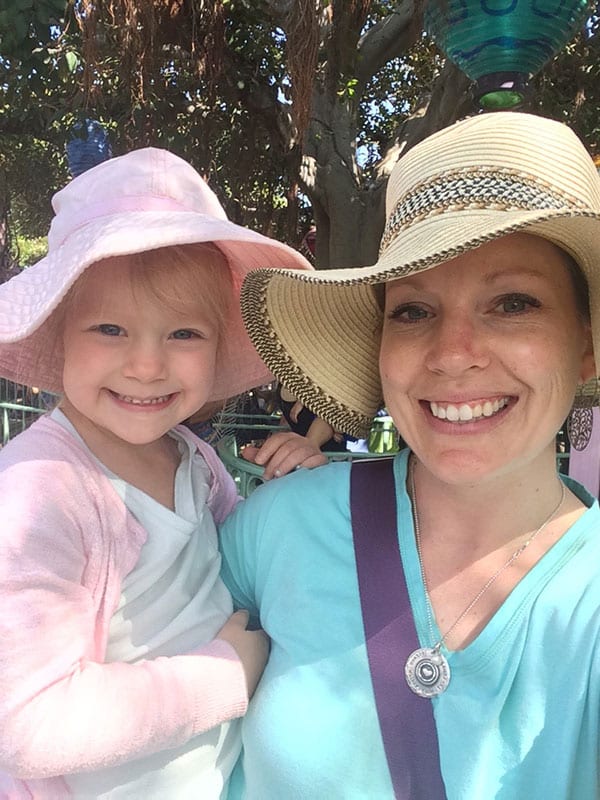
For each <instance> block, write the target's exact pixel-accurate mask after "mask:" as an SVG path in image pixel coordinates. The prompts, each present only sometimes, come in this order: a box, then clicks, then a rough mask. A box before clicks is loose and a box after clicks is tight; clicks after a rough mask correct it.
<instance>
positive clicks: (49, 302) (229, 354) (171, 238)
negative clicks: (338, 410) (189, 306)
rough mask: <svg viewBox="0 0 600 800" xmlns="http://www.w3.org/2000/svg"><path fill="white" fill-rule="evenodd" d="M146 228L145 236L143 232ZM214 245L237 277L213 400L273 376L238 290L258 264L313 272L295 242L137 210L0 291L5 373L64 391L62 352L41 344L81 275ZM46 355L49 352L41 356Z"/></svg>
mask: <svg viewBox="0 0 600 800" xmlns="http://www.w3.org/2000/svg"><path fill="white" fill-rule="evenodd" d="M141 233H142V234H143V235H141ZM202 242H213V243H215V244H216V245H217V246H218V247H219V248H220V249H221V250H222V252H223V253H224V255H225V257H226V259H227V261H228V263H229V267H230V269H231V273H232V277H233V286H234V294H235V298H234V301H233V303H232V304H231V314H230V318H229V319H228V320H227V323H226V325H225V336H224V339H223V342H222V346H221V348H220V352H219V363H218V370H217V375H216V381H215V386H214V390H213V393H212V396H211V398H210V399H211V400H220V399H224V398H227V397H231V396H233V395H235V394H239V393H240V392H242V391H245V390H246V389H249V388H251V387H253V386H257V385H259V384H262V383H266V382H268V381H269V380H271V379H272V375H271V373H270V371H269V370H268V368H267V367H266V366H265V365H264V363H263V362H262V361H261V360H260V358H259V357H258V355H257V353H256V351H255V349H254V347H253V346H252V344H251V342H250V340H249V338H248V335H247V333H246V330H245V328H244V326H243V323H242V319H241V315H240V312H239V292H240V288H241V285H242V282H243V279H244V277H245V276H246V274H248V273H249V272H250V271H252V270H255V269H258V268H272V267H285V268H286V269H290V270H292V271H293V270H298V269H300V270H311V269H312V267H311V265H310V264H309V263H308V261H306V259H304V257H303V256H302V255H300V254H299V253H297V252H296V251H295V250H293V249H292V248H291V247H288V246H287V245H284V244H281V243H279V242H276V241H275V240H272V239H269V238H267V237H266V236H263V235H261V234H259V233H255V232H254V231H251V230H248V229H247V228H243V227H241V226H239V225H236V224H234V223H232V222H229V221H228V220H227V219H218V218H215V217H214V216H209V215H205V214H200V213H197V212H193V211H189V212H188V211H172V212H170V211H134V212H128V213H118V214H114V215H111V216H106V217H102V218H98V219H95V220H94V221H93V222H90V223H88V224H85V225H82V226H81V227H80V228H79V229H77V230H75V231H73V232H72V233H71V234H70V235H69V237H68V238H67V240H66V241H65V242H64V243H63V244H61V245H60V246H58V247H56V249H54V250H53V251H51V252H50V253H49V254H48V255H47V256H46V257H45V258H43V259H41V260H40V261H38V262H37V264H35V265H33V266H31V267H28V268H27V269H24V270H23V272H21V273H20V274H19V275H17V276H16V277H14V278H13V279H12V280H10V281H9V282H8V283H6V284H3V285H2V287H1V290H0V374H2V375H3V376H4V377H6V378H8V379H9V380H13V381H15V382H17V383H24V384H26V385H29V386H39V387H40V388H43V389H47V390H48V391H51V392H58V393H60V392H61V391H62V366H63V360H62V353H61V352H60V348H59V347H57V349H55V350H54V351H52V352H48V348H47V347H44V346H43V345H44V344H45V343H46V340H47V336H48V320H49V318H50V316H51V315H52V313H53V311H55V309H56V308H57V307H58V305H59V304H60V302H61V300H62V299H63V297H64V296H65V294H66V293H67V292H68V290H69V289H70V288H71V286H72V285H73V284H74V283H75V281H76V280H77V278H78V277H79V276H80V275H81V274H82V273H83V272H84V270H85V269H87V268H88V267H89V266H91V265H92V264H94V263H96V262H98V261H101V260H103V259H106V258H110V257H113V256H120V255H128V254H131V253H138V252H142V251H144V252H145V251H149V250H154V249H157V248H161V247H168V246H171V245H184V244H196V243H202ZM40 353H43V354H45V355H42V356H40Z"/></svg>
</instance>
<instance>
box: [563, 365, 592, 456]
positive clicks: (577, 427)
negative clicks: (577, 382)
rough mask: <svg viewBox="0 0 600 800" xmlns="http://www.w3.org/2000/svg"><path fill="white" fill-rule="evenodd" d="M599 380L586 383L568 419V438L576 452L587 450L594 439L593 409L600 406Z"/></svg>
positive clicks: (579, 392) (578, 394) (580, 390)
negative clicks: (599, 398) (599, 402)
mask: <svg viewBox="0 0 600 800" xmlns="http://www.w3.org/2000/svg"><path fill="white" fill-rule="evenodd" d="M598 389H599V386H598V378H592V380H590V381H588V382H587V383H584V384H583V386H581V388H580V389H579V391H578V393H577V396H576V397H575V402H574V404H573V408H572V409H571V413H570V414H569V417H568V419H567V436H568V437H569V442H570V444H571V447H572V448H573V449H574V450H585V448H586V447H587V446H588V444H589V443H590V439H591V438H592V427H593V424H594V412H593V407H594V406H596V405H598Z"/></svg>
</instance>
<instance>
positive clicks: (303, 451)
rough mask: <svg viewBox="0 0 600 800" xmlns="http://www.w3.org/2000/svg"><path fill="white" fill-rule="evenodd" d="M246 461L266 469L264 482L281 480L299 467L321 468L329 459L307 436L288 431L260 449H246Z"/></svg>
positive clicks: (273, 438) (276, 436) (268, 441)
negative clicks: (275, 479) (273, 479)
mask: <svg viewBox="0 0 600 800" xmlns="http://www.w3.org/2000/svg"><path fill="white" fill-rule="evenodd" d="M242 456H243V457H244V458H245V459H246V461H251V462H252V463H253V464H258V466H260V467H264V468H265V472H264V475H263V478H264V480H266V481H268V480H269V479H270V478H280V477H281V476H282V475H286V474H287V473H288V472H291V471H292V470H294V469H297V468H298V467H308V468H312V467H320V466H322V465H323V464H326V463H327V458H326V457H325V456H324V455H323V453H322V452H321V451H320V450H319V448H318V447H317V446H316V445H314V444H313V443H312V442H311V441H309V440H308V439H307V438H306V437H305V436H299V435H298V434H297V433H291V432H290V431H287V432H285V433H274V434H273V435H272V436H269V438H268V439H267V440H266V441H265V442H264V444H262V445H261V446H260V447H251V446H247V447H244V449H243V450H242Z"/></svg>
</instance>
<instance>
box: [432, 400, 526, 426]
mask: <svg viewBox="0 0 600 800" xmlns="http://www.w3.org/2000/svg"><path fill="white" fill-rule="evenodd" d="M511 399H513V398H511V397H510V396H504V397H492V398H487V399H481V400H469V401H463V402H460V403H450V402H445V401H443V400H437V401H436V400H431V401H426V400H424V401H422V402H423V404H424V405H425V406H428V407H429V411H430V412H431V414H432V415H433V416H434V417H435V418H436V419H443V420H446V421H447V422H451V423H458V424H463V423H466V422H474V421H478V420H481V419H488V418H489V417H494V416H496V415H497V414H498V413H499V412H500V411H502V409H503V408H506V406H508V404H509V403H510V402H511Z"/></svg>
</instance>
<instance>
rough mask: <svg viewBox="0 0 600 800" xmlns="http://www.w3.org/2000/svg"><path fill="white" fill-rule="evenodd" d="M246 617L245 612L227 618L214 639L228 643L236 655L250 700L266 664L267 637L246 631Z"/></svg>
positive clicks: (256, 632)
mask: <svg viewBox="0 0 600 800" xmlns="http://www.w3.org/2000/svg"><path fill="white" fill-rule="evenodd" d="M248 616H249V615H248V612H247V611H243V610H242V611H236V612H235V613H234V614H232V615H231V616H230V617H229V619H228V620H227V622H226V623H225V625H223V627H222V628H221V630H220V631H219V632H218V633H217V635H216V637H215V638H216V639H223V641H225V642H229V644H230V645H231V646H232V647H233V649H234V650H235V652H236V653H237V654H238V657H239V659H240V661H241V662H242V665H243V667H244V673H245V675H246V686H247V687H248V698H251V697H252V695H253V694H254V690H255V689H256V686H257V684H258V682H259V680H260V676H261V675H262V674H263V670H264V668H265V666H266V664H267V658H268V657H269V637H268V636H267V634H266V633H265V632H264V631H262V630H258V631H248V630H246V626H247V625H248Z"/></svg>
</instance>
